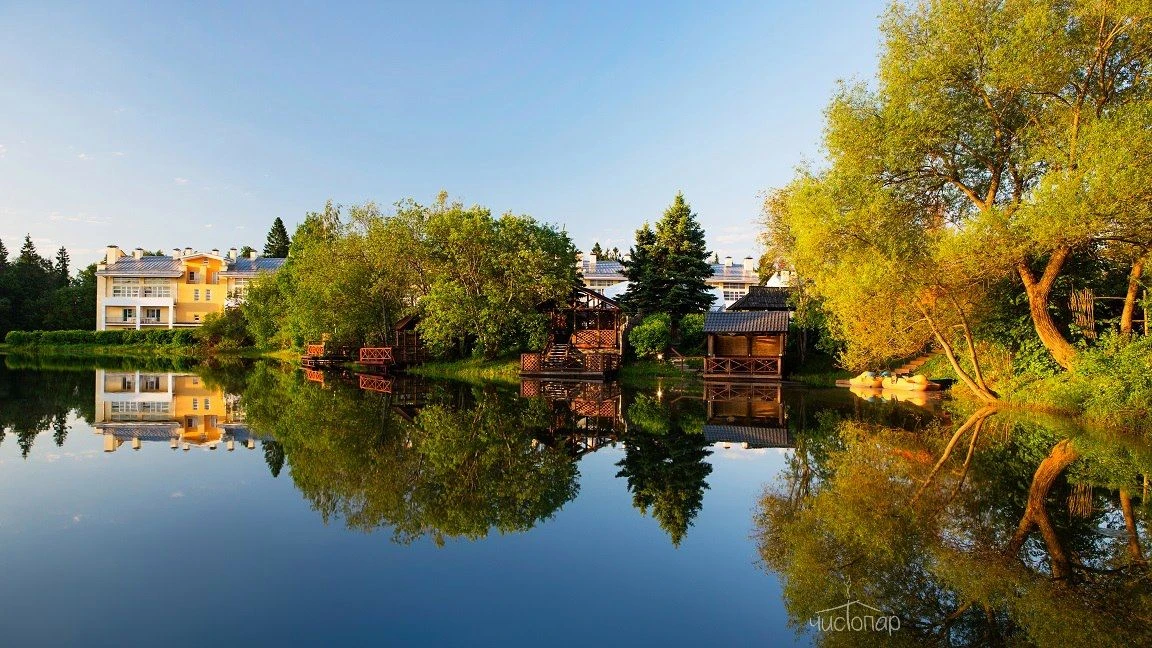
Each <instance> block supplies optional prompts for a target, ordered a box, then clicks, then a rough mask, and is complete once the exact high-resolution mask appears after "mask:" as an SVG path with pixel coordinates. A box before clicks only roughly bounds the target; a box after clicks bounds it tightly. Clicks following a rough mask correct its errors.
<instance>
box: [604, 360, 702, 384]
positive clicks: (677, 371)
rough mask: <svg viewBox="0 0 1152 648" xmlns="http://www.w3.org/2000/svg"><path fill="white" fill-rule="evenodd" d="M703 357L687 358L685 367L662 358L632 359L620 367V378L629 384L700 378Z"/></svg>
mask: <svg viewBox="0 0 1152 648" xmlns="http://www.w3.org/2000/svg"><path fill="white" fill-rule="evenodd" d="M703 369H704V359H703V358H686V359H685V363H684V368H681V367H679V366H677V365H674V364H672V363H670V362H664V361H660V360H631V361H629V362H626V363H624V365H623V366H621V367H620V373H619V378H620V380H621V381H622V382H624V383H627V384H629V385H637V386H644V385H647V384H650V383H654V382H656V381H657V380H660V381H668V380H683V381H692V380H699V378H700V372H701V371H702V370H703Z"/></svg>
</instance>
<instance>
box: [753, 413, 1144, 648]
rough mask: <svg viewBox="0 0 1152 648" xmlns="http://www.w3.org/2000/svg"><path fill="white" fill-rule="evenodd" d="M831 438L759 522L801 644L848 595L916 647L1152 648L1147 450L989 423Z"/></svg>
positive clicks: (860, 637)
mask: <svg viewBox="0 0 1152 648" xmlns="http://www.w3.org/2000/svg"><path fill="white" fill-rule="evenodd" d="M819 427H820V426H817V429H814V430H813V431H814V434H813V435H812V437H811V441H812V443H811V445H808V444H807V443H806V442H804V443H800V444H798V447H797V451H796V455H795V457H794V459H793V462H792V466H791V469H790V470H789V471H787V472H786V473H785V474H784V475H782V476H781V478H780V481H779V482H778V483H777V484H775V485H773V486H772V487H771V488H769V490H768V491H767V492H766V494H765V495H764V497H763V499H762V501H761V505H760V511H759V517H758V527H759V531H758V534H759V542H760V554H761V557H762V559H763V562H764V565H765V566H767V567H768V568H769V569H770V570H772V571H773V572H775V573H777V574H779V576H780V577H781V579H782V580H783V583H784V602H785V605H786V607H787V609H788V612H789V615H790V618H791V623H792V624H793V626H794V627H795V628H796V629H797V630H798V631H804V630H805V629H806V628H807V627H808V625H809V624H810V622H811V621H812V620H813V619H817V618H819V617H820V616H821V614H823V611H826V610H828V609H830V608H834V607H835V606H838V605H842V604H844V603H845V601H846V599H845V596H846V595H847V596H849V597H851V600H854V601H860V602H863V603H865V604H867V605H871V606H873V607H875V608H879V609H881V610H884V611H885V612H887V613H890V614H894V615H896V616H897V617H899V619H900V620H901V628H902V633H903V635H904V636H905V638H907V639H909V640H912V641H915V642H918V643H919V642H928V643H940V644H943V645H989V644H1015V643H1025V644H1040V645H1057V644H1059V645H1088V644H1089V643H1090V642H1091V643H1093V644H1097V645H1100V644H1102V645H1149V644H1150V642H1152V630H1150V628H1152V616H1150V613H1149V610H1150V609H1152V608H1150V606H1149V604H1150V603H1152V587H1150V584H1149V583H1150V581H1149V571H1148V565H1147V562H1146V561H1145V558H1144V556H1145V549H1144V547H1145V546H1146V544H1147V542H1148V536H1149V532H1150V529H1149V526H1148V515H1147V506H1148V504H1147V502H1148V487H1147V484H1148V481H1147V475H1148V474H1149V472H1150V471H1152V452H1150V451H1149V448H1148V446H1147V444H1145V443H1143V442H1141V441H1139V440H1135V439H1130V438H1126V437H1124V436H1123V435H1118V434H1116V435H1114V434H1108V435H1105V434H1103V433H1093V432H1087V431H1084V430H1080V429H1077V428H1076V427H1074V426H1071V425H1070V424H1069V423H1068V422H1067V421H1061V420H1057V419H1047V418H1037V417H1032V418H1019V417H1011V416H1009V415H1007V414H1005V413H995V412H993V411H991V410H981V411H978V412H975V413H974V414H972V415H971V416H970V417H967V418H966V419H964V420H961V421H957V422H956V423H955V424H952V425H946V424H940V425H930V426H927V427H924V428H921V429H901V428H897V427H892V426H889V425H877V424H874V423H865V422H860V421H851V420H848V421H843V420H842V421H832V420H827V421H825V424H824V425H823V428H824V429H822V430H821V429H819ZM829 440H832V442H831V443H830V442H829ZM805 441H807V440H805ZM817 637H818V640H819V642H820V643H821V644H823V645H861V644H876V645H879V644H886V643H888V642H889V641H891V638H890V637H889V636H888V635H887V634H884V633H868V632H827V633H821V634H818V635H817Z"/></svg>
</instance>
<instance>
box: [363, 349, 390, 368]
mask: <svg viewBox="0 0 1152 648" xmlns="http://www.w3.org/2000/svg"><path fill="white" fill-rule="evenodd" d="M360 364H366V365H382V364H392V347H360Z"/></svg>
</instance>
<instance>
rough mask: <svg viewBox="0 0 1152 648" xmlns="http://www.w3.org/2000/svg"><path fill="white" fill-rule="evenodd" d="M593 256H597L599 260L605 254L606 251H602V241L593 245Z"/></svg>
mask: <svg viewBox="0 0 1152 648" xmlns="http://www.w3.org/2000/svg"><path fill="white" fill-rule="evenodd" d="M592 254H595V255H596V257H597V258H599V257H600V256H601V255H603V254H604V251H603V250H601V249H600V241H596V242H595V243H593V244H592Z"/></svg>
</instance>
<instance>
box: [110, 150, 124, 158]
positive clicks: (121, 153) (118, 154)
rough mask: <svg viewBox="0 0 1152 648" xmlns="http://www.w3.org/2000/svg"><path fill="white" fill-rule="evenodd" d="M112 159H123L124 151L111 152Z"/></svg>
mask: <svg viewBox="0 0 1152 648" xmlns="http://www.w3.org/2000/svg"><path fill="white" fill-rule="evenodd" d="M112 157H124V151H112Z"/></svg>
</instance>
